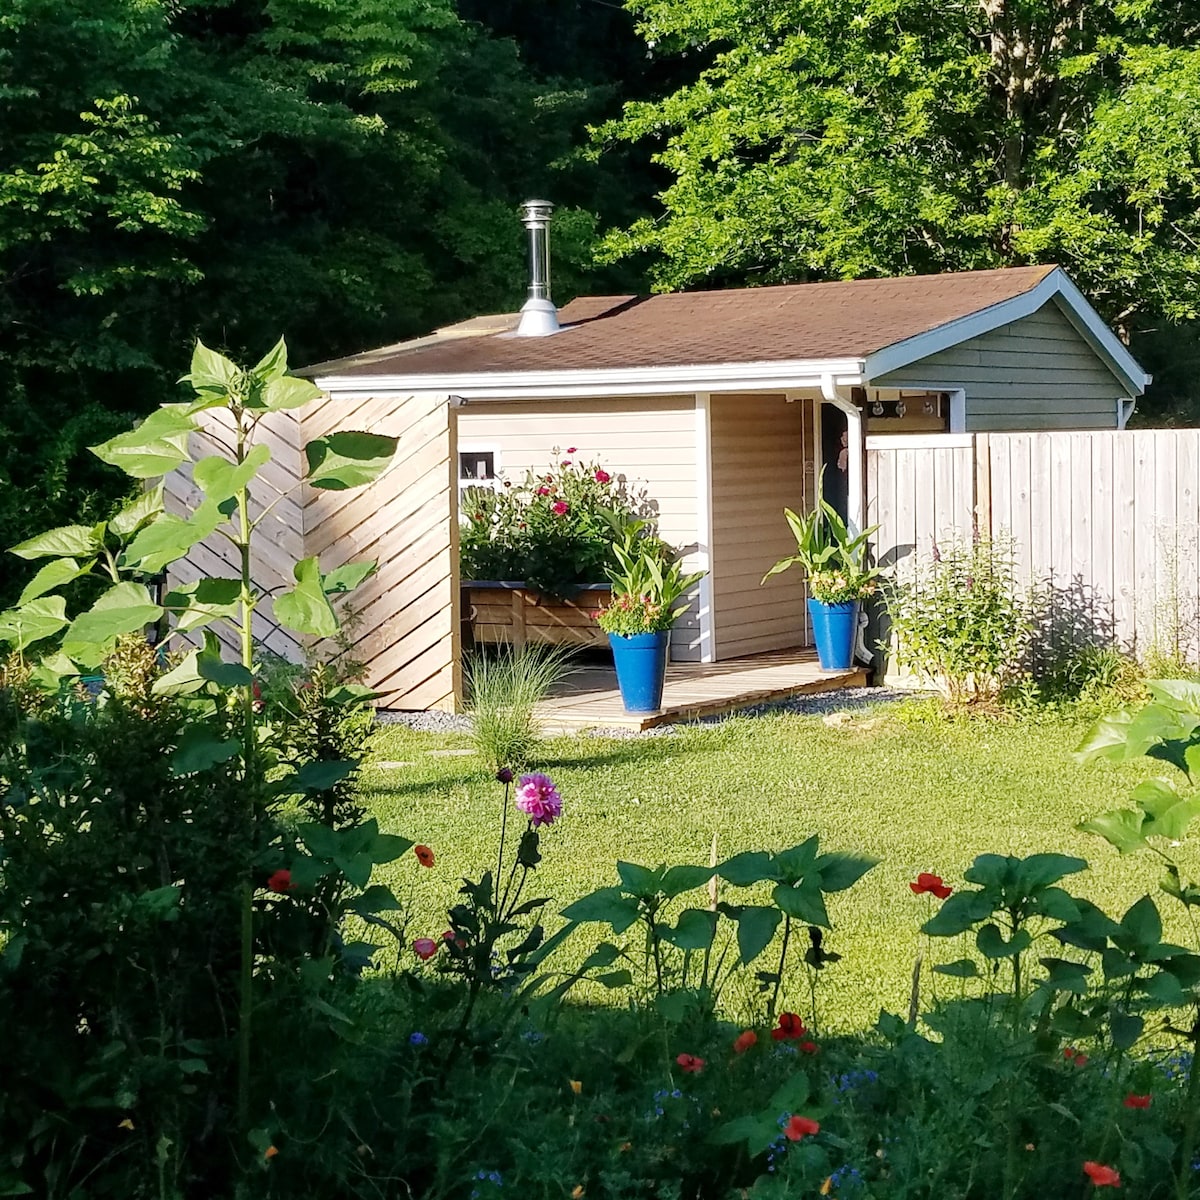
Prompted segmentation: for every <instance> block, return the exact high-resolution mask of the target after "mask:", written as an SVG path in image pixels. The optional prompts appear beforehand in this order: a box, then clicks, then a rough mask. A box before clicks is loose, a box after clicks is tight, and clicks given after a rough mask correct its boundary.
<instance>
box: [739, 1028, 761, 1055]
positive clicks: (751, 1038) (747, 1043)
mask: <svg viewBox="0 0 1200 1200" xmlns="http://www.w3.org/2000/svg"><path fill="white" fill-rule="evenodd" d="M757 1044H758V1034H757V1033H755V1032H754V1030H753V1029H744V1030H742V1032H741V1033H739V1034H738V1035H737V1037H735V1038H734V1039H733V1052H734V1054H745V1053H746V1051H747V1050H749V1049H750V1047H751V1046H754V1045H757Z"/></svg>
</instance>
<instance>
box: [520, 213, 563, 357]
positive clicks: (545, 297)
mask: <svg viewBox="0 0 1200 1200" xmlns="http://www.w3.org/2000/svg"><path fill="white" fill-rule="evenodd" d="M521 212H522V214H523V221H524V225H525V228H526V229H527V230H528V231H529V298H528V299H527V300H526V301H525V305H524V307H523V308H522V309H521V320H520V323H519V324H518V325H517V330H516V335H517V337H546V336H547V335H548V334H552V333H557V332H558V329H559V325H558V309H557V308H555V306H554V301H553V300H551V299H550V215H551V213H553V212H554V205H553V204H551V203H550V201H549V200H526V201H525V203H524V204H522V205H521Z"/></svg>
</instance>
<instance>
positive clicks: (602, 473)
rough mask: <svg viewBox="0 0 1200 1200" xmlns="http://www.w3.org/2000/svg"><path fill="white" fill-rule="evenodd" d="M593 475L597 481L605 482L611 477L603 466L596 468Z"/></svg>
mask: <svg viewBox="0 0 1200 1200" xmlns="http://www.w3.org/2000/svg"><path fill="white" fill-rule="evenodd" d="M595 477H596V482H597V483H607V482H608V481H609V480H610V479H611V478H612V476H611V475H610V474H609V473H608V472H607V471H606V470H605V469H604V468H603V467H597V468H596V471H595Z"/></svg>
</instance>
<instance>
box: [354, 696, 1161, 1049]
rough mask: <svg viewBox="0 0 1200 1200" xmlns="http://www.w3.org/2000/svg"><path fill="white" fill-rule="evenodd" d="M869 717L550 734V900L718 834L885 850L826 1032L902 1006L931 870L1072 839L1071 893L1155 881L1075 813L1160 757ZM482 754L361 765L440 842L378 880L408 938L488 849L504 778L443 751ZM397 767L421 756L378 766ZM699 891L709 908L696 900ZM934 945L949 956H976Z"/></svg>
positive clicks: (1114, 907) (1130, 894)
mask: <svg viewBox="0 0 1200 1200" xmlns="http://www.w3.org/2000/svg"><path fill="white" fill-rule="evenodd" d="M867 716H868V717H870V719H869V720H866V719H864V718H863V717H862V716H858V717H856V718H855V721H854V723H852V724H851V725H849V726H844V727H842V728H838V729H834V728H829V727H827V726H825V725H824V724H823V723H822V721H821V720H820V719H819V718H816V717H798V716H794V715H787V714H780V715H772V716H765V717H759V718H754V719H751V718H735V719H732V720H729V721H726V722H724V723H723V724H720V725H716V726H707V727H699V728H690V729H687V730H686V731H684V732H682V733H679V734H676V735H674V736H669V737H662V738H650V739H644V740H626V741H616V740H607V739H592V738H560V739H553V740H550V741H547V742H545V743H544V744H543V747H542V750H543V753H542V756H541V761H540V763H539V766H540V767H541V768H542V769H545V770H546V771H548V772H549V773H550V774H551V775H552V776H553V777H554V779H555V781H556V782H557V783H558V786H559V788H560V790H561V792H562V794H563V797H564V805H565V807H564V819H563V821H562V823H561V825H558V826H556V827H555V828H554V829H552V830H550V831H549V832H548V833H546V835H545V836H544V837H543V843H542V848H543V854H544V856H545V858H544V862H543V864H542V866H541V867H540V868H539V872H538V883H539V884H540V887H539V888H538V891H537V893H536V894H539V895H549V896H552V897H554V899H555V901H556V906H555V909H554V910H548V911H556V909H557V908H561V907H563V906H565V905H566V904H568V903H570V902H571V901H572V900H574V899H576V898H577V897H579V896H581V895H583V894H585V893H586V892H588V891H590V890H592V889H593V888H596V887H600V886H603V885H606V884H609V883H612V882H615V878H616V876H615V869H614V864H615V862H616V861H617V860H618V859H626V860H630V861H633V862H640V863H643V864H647V865H655V864H657V863H659V862H667V863H672V864H673V863H682V862H692V863H707V862H708V857H709V849H710V845H711V842H712V839H713V835H714V834H715V835H716V838H717V846H718V854H719V855H720V856H721V857H722V858H725V857H728V856H729V855H731V854H734V853H737V852H739V851H742V850H749V849H783V848H785V847H787V846H790V845H793V844H795V843H796V842H799V841H801V840H802V839H803V838H805V837H807V836H808V835H810V834H812V833H817V834H819V835H820V838H821V844H822V847H823V848H826V849H840V850H854V851H860V852H863V853H867V854H871V855H873V856H875V857H877V858H879V859H880V860H881V862H880V864H879V866H877V867H876V868H875V869H874V870H873V871H871V872H870V873H869V874H868V875H867V876H866V877H865V879H863V880H862V881H861V882H860V883H859V884H857V885H856V886H855V887H854V888H853V889H851V890H850V891H848V892H844V893H840V894H838V895H835V896H833V897H832V898H831V900H830V905H829V908H830V916H831V918H832V921H833V925H834V932H833V934H832V935H831V936H829V937H828V939H827V942H826V947H827V948H831V949H834V950H836V951H838V952H839V953H841V954H842V955H843V961H842V962H840V963H837V964H836V965H834V966H833V967H831V968H830V969H829V971H828V973H827V980H826V983H825V984H824V986H823V992H824V995H825V999H824V1001H823V1003H822V1006H821V1010H820V1011H821V1024H822V1026H823V1027H824V1028H825V1029H826V1030H833V1029H836V1030H842V1031H850V1030H854V1029H861V1028H864V1027H866V1026H867V1025H870V1024H871V1023H872V1022H873V1021H874V1020H875V1019H876V1017H877V1016H878V1014H879V1010H880V1008H881V1007H883V1008H887V1009H889V1010H891V1011H893V1012H907V1009H908V999H909V990H910V986H911V976H912V968H913V962H914V959H915V957H916V955H917V954H918V953H919V952H920V949H921V944H922V936H921V935H920V933H919V932H918V926H919V924H920V922H921V921H922V920H924V919H925V918H926V916H927V915H928V914H929V912H930V908H929V905H930V903H932V902H931V901H929V899H928V898H927V897H921V898H917V897H915V896H913V895H912V893H911V892H910V891H909V888H908V881H909V880H911V879H914V878H915V877H916V875H917V873H918V872H919V871H932V872H934V873H936V874H939V875H942V876H944V877H945V879H946V881H947V882H948V883H950V884H959V883H961V875H962V871H963V870H964V869H965V868H966V867H967V866H968V865H969V864H970V862H971V860H972V859H973V858H974V857H975V855H977V854H979V853H983V852H994V853H1005V854H1015V855H1026V854H1031V853H1035V852H1039V851H1059V852H1063V853H1069V854H1076V855H1080V856H1081V857H1084V858H1087V859H1088V860H1089V861H1090V862H1091V864H1092V869H1091V870H1090V871H1088V872H1086V873H1085V874H1083V875H1081V876H1077V877H1076V878H1075V880H1074V881H1073V882H1072V883H1070V884H1069V886H1071V888H1072V890H1073V891H1076V892H1077V893H1079V894H1082V895H1086V896H1088V897H1089V898H1091V899H1093V900H1095V901H1096V902H1097V903H1098V904H1100V905H1101V906H1102V907H1104V908H1105V909H1106V910H1107V911H1109V912H1111V913H1114V914H1116V915H1119V914H1120V913H1122V912H1123V911H1124V910H1125V908H1126V907H1128V905H1129V904H1130V903H1132V901H1133V900H1135V899H1136V898H1137V897H1138V896H1140V895H1141V894H1143V893H1144V892H1146V891H1155V889H1156V883H1155V881H1156V878H1157V873H1156V870H1155V867H1154V864H1153V863H1152V862H1150V861H1149V860H1148V859H1145V858H1140V857H1133V858H1128V859H1122V858H1119V857H1118V856H1117V855H1116V853H1115V852H1114V851H1113V850H1112V849H1111V848H1110V847H1109V846H1108V845H1107V844H1106V843H1104V842H1102V841H1101V840H1100V839H1098V838H1095V837H1091V836H1089V835H1085V834H1081V833H1078V832H1077V831H1076V830H1075V825H1076V824H1077V823H1078V822H1079V821H1081V820H1083V819H1085V818H1087V817H1089V816H1093V815H1095V814H1096V813H1098V812H1102V811H1104V810H1106V809H1109V808H1113V807H1117V806H1119V805H1122V804H1123V803H1125V798H1126V795H1127V793H1128V789H1129V787H1130V786H1131V785H1132V784H1133V783H1134V782H1136V781H1137V780H1139V779H1142V778H1145V777H1147V776H1150V775H1153V774H1156V773H1161V770H1163V769H1165V768H1159V769H1158V770H1156V769H1155V764H1152V763H1151V762H1149V761H1148V760H1147V761H1145V762H1141V763H1135V764H1126V765H1121V766H1116V765H1113V764H1100V765H1098V766H1089V767H1086V768H1085V767H1080V766H1078V765H1076V764H1075V763H1074V761H1073V760H1072V759H1071V757H1070V752H1071V750H1072V748H1073V747H1074V746H1075V745H1076V744H1077V742H1078V741H1079V738H1080V736H1081V734H1082V732H1083V728H1084V726H1082V725H1079V724H1077V723H1073V722H1071V721H1069V720H1065V719H1053V720H1046V721H1042V722H1037V723H1017V722H1007V721H1004V720H997V719H991V720H983V719H977V720H947V719H945V718H943V717H941V716H940V715H938V714H937V713H936V712H935V710H934V709H933V708H932V707H931V706H930V705H929V704H928V703H925V702H905V703H902V704H899V705H890V706H886V707H880V708H878V709H876V710H874V712H873V713H870V714H867ZM468 746H469V742H468V739H467V738H466V737H465V736H460V735H430V734H418V733H414V732H412V731H410V730H407V729H402V728H398V727H395V726H393V727H390V728H388V729H386V730H384V731H382V732H381V733H380V734H379V735H378V737H377V739H376V741H375V743H374V748H373V749H374V764H373V765H372V766H371V767H370V768H368V770H367V771H366V772H365V773H364V779H363V784H364V790H365V794H366V802H367V804H368V805H369V807H370V809H371V811H372V813H373V814H374V815H375V816H377V817H378V818H379V820H380V823H381V825H382V826H383V827H384V828H385V829H387V830H390V831H393V832H397V833H403V834H405V835H406V836H408V837H411V838H415V839H417V840H418V841H421V842H425V843H427V844H429V845H431V846H433V847H434V848H435V850H436V852H437V854H438V861H437V865H436V867H435V868H434V870H433V871H431V872H426V871H422V870H419V869H418V868H417V867H416V864H415V862H414V861H411V860H408V859H406V860H405V861H404V862H401V863H396V864H391V865H390V866H389V867H387V868H383V870H382V881H383V882H387V883H390V884H392V885H393V886H394V887H395V888H396V889H397V894H399V895H402V896H405V897H407V899H408V902H409V903H410V904H411V906H412V918H411V922H410V937H412V936H418V935H420V934H430V935H432V936H435V937H436V936H437V935H438V934H439V933H440V932H441V930H442V928H444V925H445V921H444V917H443V916H442V915H441V912H440V911H439V910H444V909H445V907H446V906H447V905H448V904H450V903H453V902H454V901H453V894H454V892H455V890H456V888H457V886H458V884H459V881H460V879H461V878H462V877H463V876H473V875H475V876H477V875H478V874H479V873H480V872H481V871H482V870H484V869H486V868H487V866H488V864H489V863H490V862H492V861H494V856H495V844H496V832H497V829H498V819H499V806H500V799H501V794H502V789H501V788H500V787H499V786H498V785H497V784H496V783H495V782H494V780H493V779H492V778H491V776H490V774H488V773H487V772H486V770H485V769H484V767H483V766H482V764H481V762H480V760H479V759H477V758H475V757H474V755H473V754H469V753H468V754H463V755H453V756H441V755H436V754H431V753H430V751H439V750H463V749H467V748H468ZM385 761H392V762H395V761H400V762H404V763H407V764H410V765H405V766H400V767H391V768H383V767H381V766H379V765H378V764H379V763H381V762H385ZM692 903H694V904H696V905H699V906H703V905H704V904H705V903H706V900H705V899H704V898H703V896H702V894H700V893H697V894H696V896H695V897H694V898H693V900H692ZM1169 904H1170V902H1168V903H1167V904H1166V905H1163V906H1162V907H1164V909H1166V908H1168V907H1169ZM548 924H549V923H548ZM593 928H594V929H595V932H596V936H595V937H592V936H591V930H592V929H593ZM1181 932H1182V931H1181ZM600 933H601V927H599V926H596V927H589V928H588V929H587V930H585V931H584V933H583V934H582V935H581V936H578V937H577V938H576V940H575V941H574V943H573V944H570V943H569V944H568V949H567V950H566V951H564V953H565V954H566V955H567V957H568V958H576V959H578V958H582V957H583V955H584V954H585V953H586V952H587V951H588V950H589V949H591V947H592V946H593V945H594V944H595V941H596V940H599V936H600ZM636 949H638V947H637V946H636V944H635V950H636ZM933 949H934V955H933V956H934V958H935V960H937V961H943V962H946V961H950V960H952V959H955V958H959V957H961V956H962V955H963V954H964V953H968V952H969V950H970V949H971V948H970V947H966V946H960V945H958V944H957V943H942V944H937V945H935V946H934V948H933ZM1047 953H1053V951H1052V950H1049V949H1048V950H1047ZM764 965H765V964H764ZM940 986H941V987H942V989H943V990H944V989H946V988H949V987H952V986H954V984H953V982H952V981H949V980H941V982H940ZM805 1000H806V997H805V995H804V994H802V992H801V989H800V987H799V980H796V981H794V982H793V984H792V988H791V1003H792V1004H793V1005H794V1006H797V1007H801V1011H807V1007H806V1004H805Z"/></svg>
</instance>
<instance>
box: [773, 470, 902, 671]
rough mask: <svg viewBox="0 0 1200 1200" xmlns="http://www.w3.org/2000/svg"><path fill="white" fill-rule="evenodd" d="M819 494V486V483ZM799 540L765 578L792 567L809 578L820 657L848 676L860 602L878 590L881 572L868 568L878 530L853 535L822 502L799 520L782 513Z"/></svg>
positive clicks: (789, 512) (787, 511) (823, 664)
mask: <svg viewBox="0 0 1200 1200" xmlns="http://www.w3.org/2000/svg"><path fill="white" fill-rule="evenodd" d="M817 489H818V492H819V491H820V480H818V483H817ZM783 515H784V516H785V517H786V518H787V523H788V525H789V526H791V530H792V534H793V535H794V536H795V538H796V553H795V554H790V555H788V557H787V558H781V559H780V560H779V561H778V562H777V563H776V564H775V565H774V566H773V567H772V568H771V569H770V570H769V571H768V572H767V573H766V574H765V575H764V576H763V578H762V582H763V583H766V581H767V580H768V579H770V578H771V576H772V575H778V574H779V573H780V572H781V571H786V570H787V569H788V568H789V567H793V566H798V567H802V568H803V569H804V573H805V575H806V576H807V577H808V615H809V619H810V620H811V621H812V627H813V640H814V641H815V642H816V644H817V657H818V658H819V659H820V661H821V667H822V669H823V670H826V671H846V670H849V669H850V667H852V666H853V665H854V639H855V634H856V633H857V630H858V611H859V607H860V606H861V603H862V601H863V600H864V599H865V598H866V597H867V596H870V595H872V594H873V593H874V592H875V590H876V586H877V585H876V583H875V580H876V578H877V577H878V575H879V571H878V569H877V568H875V567H870V566H868V565H867V562H866V556H867V540H868V539H869V538H870V536H871V534H873V533H874V532H875V530H876V529H878V528H879V526H878V525H872V526H871V528H870V529H864V530H863V531H862V533H859V534H854V535H852V534H851V533H850V530H849V529H848V528H847V527H846V522H845V521H843V520H842V518H841V515H840V514H839V513H838V511H837V510H836V509H835V508H834V507H833V506H832V505H831V504H829V503H828V502H827V501H826V500H824V499H822V500H821V501H820V502H819V503H818V505H817V507H816V508H815V509H813V511H812V512H809V513H806V514H805V515H804V516H798V515H797V514H796V513H794V512H792V510H791V509H790V508H785V509H784V510H783Z"/></svg>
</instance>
